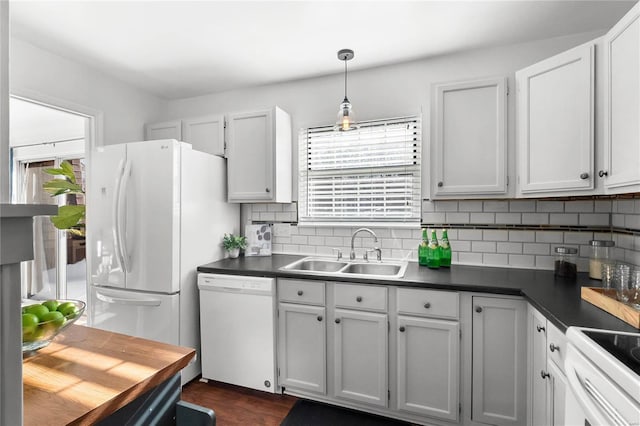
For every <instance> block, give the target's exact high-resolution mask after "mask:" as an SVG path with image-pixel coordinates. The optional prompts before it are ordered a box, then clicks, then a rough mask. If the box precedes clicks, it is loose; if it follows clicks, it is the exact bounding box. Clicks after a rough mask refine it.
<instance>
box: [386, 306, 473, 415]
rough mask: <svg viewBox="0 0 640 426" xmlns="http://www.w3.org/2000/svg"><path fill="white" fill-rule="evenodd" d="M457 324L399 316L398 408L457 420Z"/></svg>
mask: <svg viewBox="0 0 640 426" xmlns="http://www.w3.org/2000/svg"><path fill="white" fill-rule="evenodd" d="M459 336H460V326H459V324H458V322H455V321H446V320H438V319H431V318H417V317H410V316H402V315H399V316H398V321H397V327H396V338H397V342H398V348H397V354H398V357H397V363H398V365H397V367H398V376H397V381H398V395H397V397H398V409H399V410H403V411H408V412H410V413H415V414H419V415H424V416H430V417H436V418H441V419H446V420H458V404H459V377H458V371H459V369H460V358H459V354H460V337H459Z"/></svg>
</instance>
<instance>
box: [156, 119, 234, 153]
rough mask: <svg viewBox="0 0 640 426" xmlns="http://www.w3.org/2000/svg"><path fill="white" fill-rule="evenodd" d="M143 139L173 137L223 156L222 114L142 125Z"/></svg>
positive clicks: (203, 150)
mask: <svg viewBox="0 0 640 426" xmlns="http://www.w3.org/2000/svg"><path fill="white" fill-rule="evenodd" d="M144 139H145V140H147V141H150V140H157V139H175V140H179V141H183V142H188V143H190V144H191V146H192V147H193V149H195V150H196V151H202V152H206V153H209V154H213V155H218V156H220V157H224V154H225V152H224V115H220V114H213V115H204V116H201V117H194V118H186V119H183V120H174V121H165V122H162V123H151V124H147V125H145V126H144Z"/></svg>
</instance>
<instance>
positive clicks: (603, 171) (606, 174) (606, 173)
mask: <svg viewBox="0 0 640 426" xmlns="http://www.w3.org/2000/svg"><path fill="white" fill-rule="evenodd" d="M598 176H600V177H605V176H609V172H608V171H606V170H600V171H599V172H598Z"/></svg>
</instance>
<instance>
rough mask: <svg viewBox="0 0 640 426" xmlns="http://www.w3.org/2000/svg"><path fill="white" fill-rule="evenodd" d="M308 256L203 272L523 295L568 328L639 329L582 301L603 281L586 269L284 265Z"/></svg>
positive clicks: (209, 267) (231, 262) (229, 262)
mask: <svg viewBox="0 0 640 426" xmlns="http://www.w3.org/2000/svg"><path fill="white" fill-rule="evenodd" d="M303 257H305V256H302V255H288V254H274V255H272V256H255V257H238V258H236V259H223V260H219V261H217V262H212V263H209V264H206V265H202V266H199V267H198V272H201V273H212V274H227V275H246V276H256V277H270V278H293V279H312V280H322V281H334V282H350V283H358V284H371V285H394V286H398V287H415V288H429V289H435V290H450V291H464V292H477V293H492V294H499V295H510V296H522V297H523V298H524V299H526V300H527V301H528V302H529V303H531V305H533V307H534V308H536V309H537V310H538V311H540V312H541V313H542V314H543V315H545V316H546V317H547V318H548V319H549V320H551V321H552V322H553V323H554V324H555V325H556V326H557V327H558V328H560V329H561V330H562V331H565V330H566V329H567V328H568V327H571V326H580V327H590V328H599V329H606V330H616V331H626V332H638V331H639V330H638V329H636V328H634V327H632V326H631V325H629V324H627V323H625V322H624V321H622V320H619V319H618V318H616V317H615V316H613V315H611V314H609V313H607V312H605V311H603V310H601V309H600V308H597V307H596V306H594V305H592V304H590V303H588V302H586V301H584V300H582V298H581V296H580V289H581V287H583V286H588V287H600V286H601V282H600V281H596V280H591V279H589V277H588V275H587V274H586V273H579V274H578V278H577V280H576V281H569V280H565V279H563V278H558V277H555V276H554V274H553V271H547V270H538V269H518V268H499V267H488V266H466V265H452V266H451V268H441V269H435V270H434V269H428V268H424V267H420V266H419V265H418V264H417V263H416V262H409V265H408V267H407V271H406V273H405V274H404V277H403V278H400V279H369V278H351V277H336V276H330V275H327V276H322V275H320V274H309V273H302V272H295V271H283V270H281V269H280V268H282V267H283V266H286V265H288V264H290V263H292V262H294V261H296V260H298V259H301V258H303Z"/></svg>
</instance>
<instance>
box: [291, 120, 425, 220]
mask: <svg viewBox="0 0 640 426" xmlns="http://www.w3.org/2000/svg"><path fill="white" fill-rule="evenodd" d="M421 136H422V135H421V120H420V118H419V117H403V118H396V119H391V120H375V121H367V122H361V123H360V128H359V129H357V130H354V131H351V132H338V131H334V130H333V128H332V127H328V126H327V127H316V128H309V129H305V130H302V131H301V132H300V137H299V144H300V145H299V148H300V149H299V153H300V158H299V163H298V164H299V171H300V175H299V194H298V195H299V196H298V203H299V209H300V210H299V214H300V222H301V223H304V222H413V223H417V222H419V221H420V204H421V197H420V151H421V145H422V143H421V142H422V137H421Z"/></svg>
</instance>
